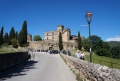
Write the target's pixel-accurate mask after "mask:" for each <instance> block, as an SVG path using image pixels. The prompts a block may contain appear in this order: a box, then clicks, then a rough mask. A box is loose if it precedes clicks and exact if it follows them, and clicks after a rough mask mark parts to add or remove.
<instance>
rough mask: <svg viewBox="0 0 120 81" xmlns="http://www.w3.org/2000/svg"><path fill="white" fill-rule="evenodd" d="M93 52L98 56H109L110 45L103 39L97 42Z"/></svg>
mask: <svg viewBox="0 0 120 81" xmlns="http://www.w3.org/2000/svg"><path fill="white" fill-rule="evenodd" d="M95 52H96V54H97V55H99V56H106V57H110V56H111V52H110V46H109V44H108V43H107V42H104V41H100V42H99V44H98V45H97V46H96V50H95Z"/></svg>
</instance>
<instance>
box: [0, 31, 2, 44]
mask: <svg viewBox="0 0 120 81" xmlns="http://www.w3.org/2000/svg"><path fill="white" fill-rule="evenodd" d="M1 45H2V35H1V32H0V46H1Z"/></svg>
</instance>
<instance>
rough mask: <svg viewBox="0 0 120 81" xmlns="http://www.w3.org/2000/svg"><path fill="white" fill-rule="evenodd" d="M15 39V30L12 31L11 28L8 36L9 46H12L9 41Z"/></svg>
mask: <svg viewBox="0 0 120 81" xmlns="http://www.w3.org/2000/svg"><path fill="white" fill-rule="evenodd" d="M13 38H15V30H14V27H12V28H11V30H10V34H9V44H12V43H11V41H10V40H11V39H13Z"/></svg>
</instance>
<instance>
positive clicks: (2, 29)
mask: <svg viewBox="0 0 120 81" xmlns="http://www.w3.org/2000/svg"><path fill="white" fill-rule="evenodd" d="M3 31H4V27H3V26H2V28H1V43H2V44H3V43H4V41H3V34H4V33H3Z"/></svg>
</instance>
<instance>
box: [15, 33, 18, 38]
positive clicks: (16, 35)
mask: <svg viewBox="0 0 120 81" xmlns="http://www.w3.org/2000/svg"><path fill="white" fill-rule="evenodd" d="M15 38H16V40H18V32H17V31H16V33H15Z"/></svg>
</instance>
